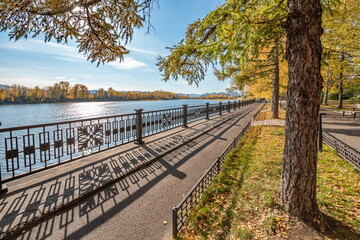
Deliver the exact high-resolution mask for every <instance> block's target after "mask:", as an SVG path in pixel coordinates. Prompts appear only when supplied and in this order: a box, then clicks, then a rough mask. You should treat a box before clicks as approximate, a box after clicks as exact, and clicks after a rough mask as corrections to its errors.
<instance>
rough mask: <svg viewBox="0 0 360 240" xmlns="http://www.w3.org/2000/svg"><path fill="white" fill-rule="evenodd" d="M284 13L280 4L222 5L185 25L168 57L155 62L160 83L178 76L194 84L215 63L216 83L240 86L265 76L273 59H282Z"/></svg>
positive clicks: (253, 0)
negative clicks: (217, 67) (222, 82)
mask: <svg viewBox="0 0 360 240" xmlns="http://www.w3.org/2000/svg"><path fill="white" fill-rule="evenodd" d="M285 13H286V11H285V3H284V2H283V1H276V0H270V1H268V0H262V1H256V0H250V1H235V0H228V1H226V3H225V4H223V5H221V6H220V7H218V8H217V9H215V10H214V11H212V12H210V13H209V14H208V15H207V16H206V17H205V18H204V19H202V20H198V21H196V22H194V23H192V24H190V25H189V27H188V28H187V31H186V37H185V39H184V40H182V41H180V43H178V44H177V45H174V46H173V47H171V48H169V49H170V51H171V54H170V55H169V56H167V57H159V58H158V62H157V65H158V66H159V70H160V71H161V72H162V74H163V79H164V80H165V81H167V80H169V79H170V78H173V79H175V80H177V79H178V78H179V77H182V78H184V79H185V80H187V81H188V82H189V84H198V83H199V82H200V81H202V80H203V79H204V78H205V74H206V72H207V70H208V67H209V66H215V65H216V66H219V67H220V69H216V70H215V75H216V76H217V78H218V79H219V80H224V79H225V78H228V77H231V78H232V79H233V80H234V81H236V83H237V84H238V85H241V87H242V86H244V85H246V84H247V83H249V82H251V81H253V80H254V79H256V78H258V77H263V76H268V75H269V74H271V73H272V70H271V69H269V67H272V65H273V58H274V57H275V56H281V55H283V51H284V49H283V42H282V41H283V36H284V34H285V30H284V29H283V28H282V27H281V26H282V25H283V23H284V21H285V19H286V14H285ZM259 56H262V57H259ZM269 60H270V62H269ZM250 62H251V65H250V66H251V69H249V65H248V64H249V63H250ZM254 69H255V71H254Z"/></svg>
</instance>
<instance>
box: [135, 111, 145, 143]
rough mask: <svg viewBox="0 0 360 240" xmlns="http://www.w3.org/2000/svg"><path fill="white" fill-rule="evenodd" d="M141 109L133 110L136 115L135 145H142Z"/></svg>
mask: <svg viewBox="0 0 360 240" xmlns="http://www.w3.org/2000/svg"><path fill="white" fill-rule="evenodd" d="M142 110H143V109H142V108H138V109H135V113H136V140H135V144H142V143H144V141H143V140H142V137H143V136H142V134H143V133H142V129H143V127H142Z"/></svg>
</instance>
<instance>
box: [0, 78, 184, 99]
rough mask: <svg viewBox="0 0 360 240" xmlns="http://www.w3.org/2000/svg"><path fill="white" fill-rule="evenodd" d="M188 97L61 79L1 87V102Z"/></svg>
mask: <svg viewBox="0 0 360 240" xmlns="http://www.w3.org/2000/svg"><path fill="white" fill-rule="evenodd" d="M180 98H188V97H187V96H181V95H178V94H176V93H172V92H167V91H153V92H137V91H127V92H120V91H116V90H115V89H113V88H111V87H110V88H109V89H108V90H105V89H103V88H100V89H98V90H97V91H92V92H90V91H89V89H88V87H87V86H85V85H83V84H75V85H73V86H71V85H70V83H69V82H64V81H61V82H59V83H55V84H54V85H53V86H48V87H45V88H40V87H38V86H36V87H34V88H29V87H25V86H21V85H18V84H13V85H12V86H10V87H8V88H7V89H0V103H54V102H76V101H127V100H167V99H180Z"/></svg>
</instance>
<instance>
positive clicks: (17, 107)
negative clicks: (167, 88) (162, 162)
mask: <svg viewBox="0 0 360 240" xmlns="http://www.w3.org/2000/svg"><path fill="white" fill-rule="evenodd" d="M207 102H208V103H217V102H218V101H213V100H194V99H179V100H162V101H122V102H81V103H48V104H44V103H43V104H14V105H0V122H1V126H0V127H1V128H9V127H18V126H26V125H33V124H42V123H52V122H62V121H68V120H77V119H85V118H94V117H104V116H111V115H119V114H127V113H134V109H136V108H142V109H144V111H153V110H161V109H168V108H178V107H182V105H183V104H187V105H189V106H194V105H203V104H205V103H207Z"/></svg>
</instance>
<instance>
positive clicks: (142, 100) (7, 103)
mask: <svg viewBox="0 0 360 240" xmlns="http://www.w3.org/2000/svg"><path fill="white" fill-rule="evenodd" d="M167 100H209V101H224V102H227V101H237V100H239V99H206V98H176V99H139V100H91V101H89V100H84V101H81V100H77V101H58V102H12V103H11V102H4V103H0V106H1V105H20V104H21V105H24V104H54V103H86V102H131V101H133V102H136V101H139V102H149V101H167Z"/></svg>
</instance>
